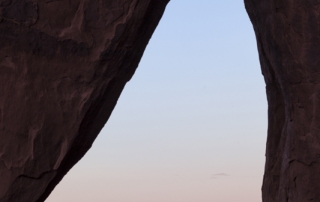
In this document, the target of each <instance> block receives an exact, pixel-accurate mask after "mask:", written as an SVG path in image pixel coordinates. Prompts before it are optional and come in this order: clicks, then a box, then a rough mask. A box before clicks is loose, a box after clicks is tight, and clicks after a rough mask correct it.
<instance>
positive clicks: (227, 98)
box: [46, 0, 267, 202]
mask: <svg viewBox="0 0 320 202" xmlns="http://www.w3.org/2000/svg"><path fill="white" fill-rule="evenodd" d="M266 134H267V102H266V96H265V84H264V80H263V77H262V75H261V71H260V66H259V60H258V54H257V48H256V41H255V36H254V32H253V29H252V26H251V23H250V20H249V18H248V16H247V14H246V12H245V9H244V4H243V2H242V1H235V0H223V1H221V0H201V1H195V0H171V2H170V3H169V4H168V7H167V9H166V12H165V14H164V16H163V18H162V20H161V22H160V24H159V26H158V28H157V29H156V31H155V33H154V35H153V37H152V39H151V40H150V43H149V45H148V47H147V49H146V52H145V54H144V56H143V58H142V61H141V63H140V65H139V67H138V69H137V71H136V73H135V75H134V77H133V79H132V80H131V81H130V82H129V83H128V84H127V85H126V87H125V90H124V91H123V93H122V95H121V97H120V99H119V101H118V104H117V106H116V108H115V110H114V111H113V113H112V115H111V118H110V119H109V121H108V123H107V124H106V125H105V127H104V129H103V130H102V132H101V133H100V135H99V137H98V138H97V140H96V141H95V143H94V145H93V148H92V149H91V150H90V151H89V152H88V153H87V155H86V156H85V157H84V158H83V159H82V160H81V161H80V162H79V163H78V164H77V165H76V166H75V167H74V168H73V169H72V170H71V171H70V172H69V173H68V174H67V175H66V176H65V178H64V179H63V180H62V182H61V183H60V184H59V185H58V186H57V187H56V189H55V190H54V191H53V192H52V194H51V195H50V196H49V198H48V199H47V200H46V202H258V201H261V191H260V190H261V184H262V177H263V169H264V161H265V156H264V154H265V142H266Z"/></svg>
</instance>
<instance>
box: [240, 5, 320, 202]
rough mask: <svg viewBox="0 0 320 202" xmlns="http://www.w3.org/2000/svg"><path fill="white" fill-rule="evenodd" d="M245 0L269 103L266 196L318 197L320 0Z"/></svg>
mask: <svg viewBox="0 0 320 202" xmlns="http://www.w3.org/2000/svg"><path fill="white" fill-rule="evenodd" d="M245 5H246V9H247V12H248V14H249V16H250V19H251V21H252V23H253V27H254V30H255V33H256V38H257V43H258V50H259V56H260V63H261V68H262V73H263V75H264V78H265V82H266V90H267V98H268V104H269V111H268V114H269V126H268V127H269V128H268V139H267V150H266V166H265V175H264V180H263V186H262V198H263V201H264V202H305V201H320V192H319V190H320V37H319V36H320V35H319V33H320V1H302V0H259V1H257V0H245Z"/></svg>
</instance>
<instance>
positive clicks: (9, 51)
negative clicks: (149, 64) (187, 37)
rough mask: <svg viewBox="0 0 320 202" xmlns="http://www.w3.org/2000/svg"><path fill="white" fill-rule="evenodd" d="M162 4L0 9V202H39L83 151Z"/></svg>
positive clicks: (7, 4) (125, 1)
mask: <svg viewBox="0 0 320 202" xmlns="http://www.w3.org/2000/svg"><path fill="white" fill-rule="evenodd" d="M168 1H169V0H72V1H69V0H0V95H1V96H0V140H1V141H0V179H1V182H0V202H41V201H44V200H45V199H46V198H47V196H48V195H49V194H50V192H51V191H52V190H53V188H54V187H55V186H56V185H57V183H59V181H60V180H61V179H62V178H63V176H64V175H65V174H66V173H67V172H68V171H69V169H70V168H71V167H72V166H73V165H74V164H76V163H77V162H78V161H79V159H81V157H82V156H83V155H84V154H85V153H86V152H87V150H88V149H89V148H90V147H91V145H92V142H93V141H94V139H95V138H96V136H97V135H98V133H99V132H100V130H101V128H102V127H103V126H104V124H105V122H106V121H107V120H108V118H109V116H110V114H111V112H112V110H113V108H114V106H115V104H116V102H117V99H118V97H119V95H120V93H121V91H122V89H123V88H124V86H125V84H126V82H127V81H128V80H129V79H130V78H131V76H132V75H133V73H134V71H135V69H136V67H137V65H138V63H139V61H140V58H141V57H142V54H143V51H144V49H145V47H146V45H147V43H148V41H149V39H150V37H151V35H152V33H153V31H154V29H155V28H156V26H157V24H158V22H159V20H160V18H161V16H162V14H163V12H164V9H165V6H166V4H167V3H168Z"/></svg>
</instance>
